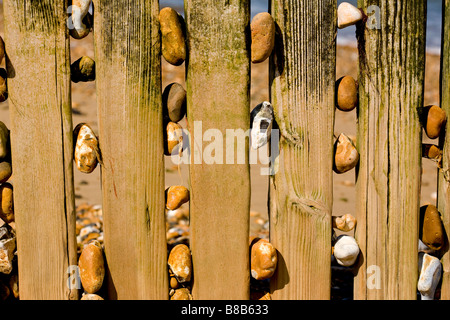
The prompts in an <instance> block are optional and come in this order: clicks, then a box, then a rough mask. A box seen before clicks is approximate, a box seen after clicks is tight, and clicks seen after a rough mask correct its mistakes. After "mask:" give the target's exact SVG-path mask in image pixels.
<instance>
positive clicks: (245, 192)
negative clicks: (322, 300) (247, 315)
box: [185, 0, 250, 299]
mask: <svg viewBox="0 0 450 320" xmlns="http://www.w3.org/2000/svg"><path fill="white" fill-rule="evenodd" d="M249 3H250V2H249V1H248V0H231V1H216V0H185V13H186V14H185V17H186V25H187V44H188V63H187V67H186V70H187V80H186V85H187V108H188V112H187V117H188V123H189V132H190V136H191V138H190V148H191V165H190V195H191V198H190V223H191V250H192V256H193V270H194V280H193V288H192V294H193V297H194V299H249V280H250V271H249V250H248V245H249V242H248V241H249V211H250V168H249V161H248V140H247V141H246V142H245V146H244V150H243V151H242V152H243V153H244V157H245V158H244V161H243V163H242V164H238V163H237V155H238V153H237V152H235V154H234V159H233V161H230V162H231V163H228V164H227V161H226V157H227V155H226V152H227V150H228V149H232V150H234V149H235V147H236V145H235V144H234V143H233V142H227V137H230V136H231V134H227V132H226V129H232V130H236V129H241V130H243V131H244V132H245V131H247V130H248V129H249V126H250V106H249V95H250V86H249V83H250V80H249V79H250V54H249V50H250V39H249V37H250V28H249V24H250V21H249V20H250V13H249V11H250V8H249ZM196 121H201V128H200V127H197V128H199V129H198V130H197V131H195V125H194V122H196ZM209 129H216V130H217V131H216V133H218V136H217V138H214V137H212V140H211V142H208V141H205V142H204V143H203V145H201V143H202V137H203V134H204V133H206V132H207V131H208V130H209ZM220 135H221V137H220ZM222 138H223V140H222ZM215 139H216V140H217V139H218V140H217V141H223V145H220V146H218V147H217V148H216V150H215V153H214V152H212V153H209V152H207V148H208V147H209V146H210V145H211V144H212V143H214V141H215ZM227 145H228V148H227ZM230 147H231V148H230ZM194 148H197V149H194ZM195 150H198V151H200V152H202V155H203V158H202V159H201V161H200V160H199V158H197V160H195V157H197V156H198V155H199V154H198V153H197V155H195ZM209 154H211V155H217V161H218V162H219V163H214V162H213V161H211V162H210V160H213V159H211V157H207V155H209ZM241 155H242V154H241ZM220 159H222V160H220ZM220 162H222V163H223V164H220ZM210 163H211V164H210Z"/></svg>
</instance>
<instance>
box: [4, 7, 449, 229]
mask: <svg viewBox="0 0 450 320" xmlns="http://www.w3.org/2000/svg"><path fill="white" fill-rule="evenodd" d="M0 35H1V36H2V37H4V27H3V8H2V6H0ZM84 55H85V56H89V57H91V58H95V57H94V45H93V37H92V34H90V35H89V36H88V37H87V38H85V39H82V40H74V39H71V61H72V62H73V61H76V60H77V59H79V58H80V57H81V56H84ZM439 59H440V58H439V56H438V55H436V54H431V53H430V54H427V62H426V83H425V101H424V104H425V105H428V104H436V105H439V69H440V63H439ZM162 60H163V61H162V66H163V68H162V79H163V80H162V89H164V88H165V86H166V85H168V84H169V83H172V82H179V83H180V84H182V85H183V86H185V82H184V76H185V73H184V71H185V70H184V64H183V65H182V66H178V67H175V66H172V65H169V64H168V63H166V62H165V61H164V59H162ZM357 65H358V54H357V50H356V47H355V46H353V45H349V46H342V45H340V46H338V48H337V71H336V79H338V78H340V77H341V76H344V75H351V76H353V77H354V78H356V77H357ZM2 67H4V62H3V65H2ZM268 85H269V81H268V63H267V61H266V62H264V63H262V64H256V65H255V64H253V65H252V74H251V108H253V107H255V106H256V105H257V104H258V103H260V102H262V101H264V100H268V97H269V94H268V92H269V88H268ZM72 107H73V126H74V127H75V126H76V125H77V124H78V123H81V122H85V123H88V124H89V125H90V126H91V127H92V128H93V130H94V131H95V132H96V133H97V134H98V125H97V106H96V87H95V82H88V83H72ZM250 111H251V110H249V112H250ZM0 120H1V121H3V122H4V123H5V124H6V125H7V126H8V127H10V118H9V108H8V101H6V102H3V103H0ZM341 132H344V133H346V134H348V135H356V110H354V111H352V112H349V113H344V112H341V111H339V110H336V122H335V134H336V136H338V135H339V134H340V133H341ZM424 142H428V143H430V142H434V143H437V141H430V140H429V139H428V138H426V137H425V135H424ZM259 168H260V167H259V166H256V165H255V166H252V167H251V179H252V184H251V188H252V200H251V211H253V212H258V214H253V215H252V226H251V231H256V230H255V229H258V228H261V227H262V226H263V224H264V223H265V222H266V221H267V190H268V177H267V176H261V175H260V174H259ZM181 176H182V177H181V178H180V176H179V174H178V171H177V168H176V167H175V166H174V165H173V163H172V162H171V161H170V159H169V158H168V157H166V186H170V185H174V184H180V183H183V184H184V185H186V186H188V168H187V167H186V166H182V167H181ZM436 176H437V169H436V166H435V164H434V163H433V162H432V161H431V160H427V159H423V174H422V192H421V204H422V205H424V204H427V203H432V204H435V203H436V188H437V186H436ZM11 182H12V183H14V175H13V177H12V179H11ZM74 182H75V193H76V205H77V206H78V205H81V204H91V205H97V204H98V205H101V201H102V198H101V186H100V169H99V167H98V168H97V169H96V170H95V171H94V172H93V173H91V174H84V173H80V172H79V171H77V170H76V169H75V170H74ZM355 191H356V190H355V170H352V171H350V172H348V173H345V174H342V175H337V174H334V204H333V215H342V214H345V213H351V214H353V215H355ZM261 219H262V220H261ZM256 220H257V221H256Z"/></svg>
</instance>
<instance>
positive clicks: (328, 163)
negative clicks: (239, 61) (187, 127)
mask: <svg viewBox="0 0 450 320" xmlns="http://www.w3.org/2000/svg"><path fill="white" fill-rule="evenodd" d="M271 8H272V9H271V11H272V16H273V18H274V19H275V21H276V24H277V28H278V34H277V40H276V44H275V47H276V48H275V50H276V51H275V54H274V55H273V56H272V61H271V67H270V82H271V89H270V93H271V100H272V103H273V106H274V111H275V119H276V121H277V123H278V126H279V128H280V146H279V147H280V155H279V161H278V164H279V167H278V172H277V173H276V174H275V175H273V176H271V177H270V211H269V212H270V240H271V242H272V243H273V245H274V246H275V248H277V250H278V267H277V271H276V273H275V275H274V277H273V278H272V281H271V292H272V294H273V298H274V299H329V298H330V290H331V283H330V282H331V267H330V264H331V230H332V227H331V210H332V202H333V176H332V175H333V128H334V107H335V97H334V92H335V81H336V71H335V70H336V68H335V67H336V42H335V37H336V20H337V18H336V0H319V1H307V0H295V1H286V0H272V1H271Z"/></svg>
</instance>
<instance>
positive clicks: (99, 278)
mask: <svg viewBox="0 0 450 320" xmlns="http://www.w3.org/2000/svg"><path fill="white" fill-rule="evenodd" d="M78 268H79V272H80V279H81V284H82V286H83V288H84V290H85V291H86V292H87V293H96V292H97V291H98V290H100V288H101V287H102V284H103V279H104V277H105V262H104V259H103V250H102V248H101V246H100V244H99V243H98V242H96V241H93V242H91V243H89V244H88V245H86V247H84V249H83V251H82V252H81V255H80V259H79V261H78Z"/></svg>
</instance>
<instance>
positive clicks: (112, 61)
mask: <svg viewBox="0 0 450 320" xmlns="http://www.w3.org/2000/svg"><path fill="white" fill-rule="evenodd" d="M94 7H95V19H94V30H95V31H94V41H95V60H96V84H97V107H98V119H99V142H100V149H101V152H102V156H103V163H104V166H102V171H101V175H102V196H103V214H104V245H105V257H106V263H107V277H106V281H107V286H108V297H109V298H110V299H168V275H167V243H166V235H165V216H164V206H165V202H164V148H163V139H164V138H163V119H162V102H161V55H160V50H161V49H160V35H159V21H158V14H159V4H158V1H157V0H137V1H131V0H128V1H119V0H113V1H111V0H94Z"/></svg>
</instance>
